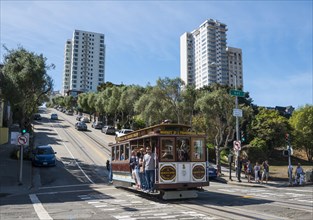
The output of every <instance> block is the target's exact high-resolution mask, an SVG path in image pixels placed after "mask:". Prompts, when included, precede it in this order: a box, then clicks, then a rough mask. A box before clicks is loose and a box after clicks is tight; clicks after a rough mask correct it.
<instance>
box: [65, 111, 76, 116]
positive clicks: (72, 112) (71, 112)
mask: <svg viewBox="0 0 313 220" xmlns="http://www.w3.org/2000/svg"><path fill="white" fill-rule="evenodd" d="M65 114H67V115H73V114H74V111H73V110H67V111H66V112H65Z"/></svg>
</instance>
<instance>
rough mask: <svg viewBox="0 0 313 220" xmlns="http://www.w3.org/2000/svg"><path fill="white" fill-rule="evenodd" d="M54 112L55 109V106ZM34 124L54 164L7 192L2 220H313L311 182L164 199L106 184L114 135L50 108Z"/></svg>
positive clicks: (213, 189) (216, 186) (219, 186)
mask: <svg viewBox="0 0 313 220" xmlns="http://www.w3.org/2000/svg"><path fill="white" fill-rule="evenodd" d="M53 111H55V110H53ZM46 113H47V114H42V116H43V117H44V118H43V120H41V121H40V122H38V123H37V124H36V125H35V129H36V140H37V144H51V145H52V146H53V148H54V150H55V151H56V152H57V159H58V163H57V166H56V167H50V168H38V167H34V168H33V186H34V187H33V189H31V190H30V192H29V193H28V194H22V195H14V196H9V197H5V198H3V199H2V201H1V210H0V219H1V220H2V219H42V220H46V219H313V189H312V186H305V187H298V188H283V187H243V186H239V185H227V184H223V183H218V182H211V185H210V186H209V187H205V188H204V190H203V191H201V192H200V193H199V197H198V198H197V199H189V200H182V201H180V200H176V201H162V200H159V199H157V198H155V197H152V196H149V195H145V194H143V193H141V192H138V191H130V190H125V189H120V188H115V187H113V186H112V185H109V184H108V179H107V176H108V173H107V170H106V167H105V163H106V160H107V159H108V158H109V156H108V149H107V144H108V143H109V142H113V141H114V136H109V135H104V134H102V133H101V131H100V130H95V129H93V128H91V124H88V129H89V131H87V132H82V131H77V130H75V129H74V125H73V124H74V123H75V118H76V117H75V116H67V115H65V114H63V113H60V112H57V113H58V115H59V118H60V120H58V121H51V120H50V117H49V116H50V113H51V112H49V111H47V112H46Z"/></svg>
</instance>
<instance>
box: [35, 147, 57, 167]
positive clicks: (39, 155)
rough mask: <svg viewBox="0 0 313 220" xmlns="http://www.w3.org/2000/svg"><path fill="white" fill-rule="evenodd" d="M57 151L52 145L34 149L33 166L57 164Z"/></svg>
mask: <svg viewBox="0 0 313 220" xmlns="http://www.w3.org/2000/svg"><path fill="white" fill-rule="evenodd" d="M55 154H56V152H55V151H54V150H53V148H52V147H51V146H50V145H43V146H37V147H36V148H35V149H34V150H33V157H32V164H33V166H55V165H56V158H55Z"/></svg>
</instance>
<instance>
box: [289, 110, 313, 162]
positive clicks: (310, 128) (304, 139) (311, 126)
mask: <svg viewBox="0 0 313 220" xmlns="http://www.w3.org/2000/svg"><path fill="white" fill-rule="evenodd" d="M289 121H290V124H291V126H292V128H293V133H292V134H293V135H292V137H293V140H292V143H293V145H294V146H295V147H296V148H298V149H304V150H305V152H306V155H307V158H308V160H309V161H312V158H313V138H312V137H313V106H312V105H305V106H304V107H301V108H299V109H297V110H296V111H294V112H293V114H292V116H291V118H290V120H289Z"/></svg>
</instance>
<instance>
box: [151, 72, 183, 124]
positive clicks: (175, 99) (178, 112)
mask: <svg viewBox="0 0 313 220" xmlns="http://www.w3.org/2000/svg"><path fill="white" fill-rule="evenodd" d="M183 85H184V81H182V80H181V79H180V78H175V79H170V78H168V77H166V78H165V79H158V80H157V85H156V89H155V93H156V95H157V97H159V98H160V99H161V100H163V101H164V102H166V103H168V105H169V106H170V108H171V109H172V111H173V113H174V114H175V116H176V119H175V121H176V122H177V123H178V124H180V123H182V117H183V116H182V107H181V102H182V100H183V97H182V92H181V88H182V86H183Z"/></svg>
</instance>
